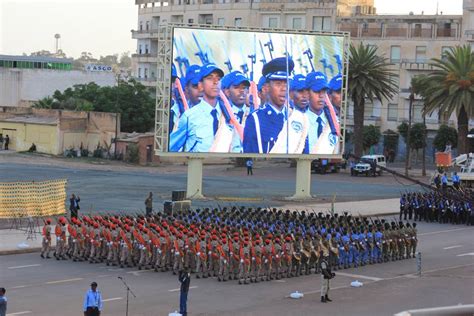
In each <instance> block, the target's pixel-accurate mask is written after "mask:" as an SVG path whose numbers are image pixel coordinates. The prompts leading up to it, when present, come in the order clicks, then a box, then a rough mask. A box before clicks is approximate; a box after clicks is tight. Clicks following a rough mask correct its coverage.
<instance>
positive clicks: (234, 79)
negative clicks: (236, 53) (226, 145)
mask: <svg viewBox="0 0 474 316" xmlns="http://www.w3.org/2000/svg"><path fill="white" fill-rule="evenodd" d="M249 87H250V81H249V80H248V79H247V77H245V76H244V75H243V74H242V73H241V72H240V71H233V72H231V73H229V74H227V75H225V76H224V77H223V78H222V81H221V89H222V90H223V91H224V94H225V95H226V97H227V99H228V100H229V103H230V105H231V106H232V112H233V113H234V116H235V118H236V119H237V121H238V122H239V124H241V125H244V122H245V120H246V118H247V116H248V114H249V112H250V109H249V107H248V106H247V105H246V104H245V101H246V100H247V96H248V93H249ZM231 152H234V153H241V152H243V147H242V141H241V140H240V137H239V135H238V134H237V133H236V132H234V135H233V137H232V145H231Z"/></svg>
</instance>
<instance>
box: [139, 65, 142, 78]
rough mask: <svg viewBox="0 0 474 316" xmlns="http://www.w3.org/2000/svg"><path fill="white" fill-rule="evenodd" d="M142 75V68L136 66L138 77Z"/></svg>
mask: <svg viewBox="0 0 474 316" xmlns="http://www.w3.org/2000/svg"><path fill="white" fill-rule="evenodd" d="M141 77H142V69H141V68H140V67H138V78H141Z"/></svg>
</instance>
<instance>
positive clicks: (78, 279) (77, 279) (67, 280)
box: [45, 278, 84, 284]
mask: <svg viewBox="0 0 474 316" xmlns="http://www.w3.org/2000/svg"><path fill="white" fill-rule="evenodd" d="M80 280H84V279H83V278H75V279H65V280H58V281H49V282H46V283H45V284H57V283H65V282H73V281H80Z"/></svg>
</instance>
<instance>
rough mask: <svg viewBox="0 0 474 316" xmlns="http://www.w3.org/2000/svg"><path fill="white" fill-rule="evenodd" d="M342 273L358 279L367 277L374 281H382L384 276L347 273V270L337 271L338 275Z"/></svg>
mask: <svg viewBox="0 0 474 316" xmlns="http://www.w3.org/2000/svg"><path fill="white" fill-rule="evenodd" d="M338 275H342V276H346V277H351V278H356V279H366V280H372V281H382V280H383V279H382V278H376V277H371V276H367V275H360V274H352V273H345V272H336V276H338Z"/></svg>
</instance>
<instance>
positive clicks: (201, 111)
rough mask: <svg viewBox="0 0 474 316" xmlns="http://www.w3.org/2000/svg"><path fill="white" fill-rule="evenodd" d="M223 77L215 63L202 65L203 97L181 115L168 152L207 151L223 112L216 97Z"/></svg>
mask: <svg viewBox="0 0 474 316" xmlns="http://www.w3.org/2000/svg"><path fill="white" fill-rule="evenodd" d="M223 76H224V72H223V71H222V70H221V69H220V68H219V67H217V66H216V65H215V64H207V65H204V66H202V67H201V69H200V80H199V85H200V86H201V87H202V91H203V97H202V99H201V102H199V103H198V104H197V105H195V106H194V107H192V108H191V109H189V110H188V111H186V112H184V114H183V115H182V116H181V118H180V120H179V125H178V129H177V130H176V131H175V132H173V133H171V135H170V145H169V150H170V151H172V152H175V151H180V150H183V151H185V152H209V150H210V148H211V146H212V144H213V142H214V136H215V134H216V133H217V129H218V127H219V118H220V116H221V114H222V110H221V107H220V106H219V102H218V96H219V91H220V90H219V81H220V80H221V78H222V77H223Z"/></svg>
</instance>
